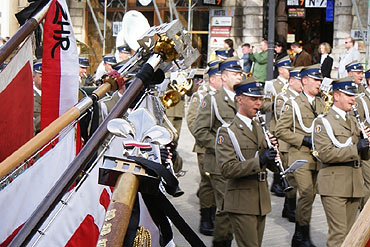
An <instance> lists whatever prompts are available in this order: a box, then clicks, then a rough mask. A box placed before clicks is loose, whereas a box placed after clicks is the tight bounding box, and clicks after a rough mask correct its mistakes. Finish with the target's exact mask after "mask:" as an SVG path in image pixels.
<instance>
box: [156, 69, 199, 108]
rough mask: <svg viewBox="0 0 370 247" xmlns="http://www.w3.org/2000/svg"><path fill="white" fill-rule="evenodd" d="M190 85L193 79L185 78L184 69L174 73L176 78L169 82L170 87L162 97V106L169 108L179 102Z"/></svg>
mask: <svg viewBox="0 0 370 247" xmlns="http://www.w3.org/2000/svg"><path fill="white" fill-rule="evenodd" d="M192 85H193V81H192V80H191V79H190V80H189V79H187V73H186V72H185V71H179V72H178V73H177V74H176V79H175V80H172V82H171V83H170V87H171V88H172V89H169V90H167V91H166V92H165V93H164V95H163V97H162V103H163V105H164V107H165V108H166V109H169V108H171V107H173V106H175V105H176V104H177V103H179V102H180V100H181V98H182V97H183V96H184V95H185V94H186V93H187V91H189V90H190V89H191V87H192Z"/></svg>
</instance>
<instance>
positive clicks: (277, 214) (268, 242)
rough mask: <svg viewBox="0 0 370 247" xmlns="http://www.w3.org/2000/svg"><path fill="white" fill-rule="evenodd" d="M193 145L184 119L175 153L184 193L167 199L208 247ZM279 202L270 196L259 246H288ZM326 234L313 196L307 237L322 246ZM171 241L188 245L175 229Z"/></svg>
mask: <svg viewBox="0 0 370 247" xmlns="http://www.w3.org/2000/svg"><path fill="white" fill-rule="evenodd" d="M193 145H194V138H193V136H192V135H191V134H190V132H189V130H188V128H187V125H186V121H185V119H184V121H183V123H182V128H181V134H180V140H179V146H178V151H179V153H180V155H181V157H182V158H183V160H184V165H183V170H186V171H187V173H186V175H185V176H183V177H180V178H179V181H180V187H181V189H182V190H184V192H185V194H184V195H183V196H181V197H178V198H170V200H171V202H172V203H173V205H174V206H175V207H176V209H177V210H178V211H179V213H180V214H181V216H182V217H183V218H184V219H185V221H186V222H187V223H188V224H189V225H190V227H191V228H192V229H193V230H194V231H195V232H196V233H197V234H198V236H199V237H200V238H201V239H202V240H203V242H204V243H205V245H206V246H209V247H211V246H212V237H208V236H204V235H202V234H200V233H199V230H198V227H199V218H200V217H199V203H198V198H197V196H196V192H197V189H198V185H199V181H200V177H199V170H198V165H197V159H196V154H195V153H193V152H192V149H193ZM270 174H271V173H270ZM271 180H272V175H271V176H269V184H271ZM283 203H284V198H281V197H277V196H274V195H271V204H272V211H271V212H270V213H269V214H268V215H267V219H266V226H265V233H264V236H263V242H262V246H266V247H267V246H268V247H273V246H279V247H280V246H291V244H290V243H291V239H292V236H293V233H294V227H295V224H294V223H291V222H289V221H288V220H287V219H285V218H282V217H281V211H282V207H283ZM327 231H328V227H327V223H326V217H325V213H324V209H323V207H322V204H321V200H320V197H319V196H318V195H317V196H316V199H315V203H314V207H313V211H312V218H311V238H312V241H313V243H314V244H315V245H316V246H317V247H320V246H325V245H326V235H327ZM174 240H175V244H176V246H178V247H185V246H190V245H189V244H188V243H187V242H186V240H185V238H184V237H183V236H182V235H181V234H180V233H179V232H178V231H177V229H176V228H175V227H174ZM232 246H233V247H236V246H237V245H236V242H235V241H233V245H232Z"/></svg>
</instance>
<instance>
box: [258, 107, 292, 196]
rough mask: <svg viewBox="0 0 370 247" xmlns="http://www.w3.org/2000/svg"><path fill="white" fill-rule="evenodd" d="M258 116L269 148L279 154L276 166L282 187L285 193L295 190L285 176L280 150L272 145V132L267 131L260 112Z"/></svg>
mask: <svg viewBox="0 0 370 247" xmlns="http://www.w3.org/2000/svg"><path fill="white" fill-rule="evenodd" d="M256 116H257V118H258V121H259V122H260V124H261V127H262V130H263V133H264V134H265V139H266V142H267V146H268V147H269V148H273V149H275V150H276V152H277V153H278V158H276V159H275V164H276V166H277V167H278V169H279V172H280V176H281V185H282V186H283V189H284V192H288V191H290V190H292V189H293V187H292V186H290V185H289V183H288V180H287V179H286V175H285V169H284V167H283V163H282V162H281V158H280V154H279V150H278V149H277V147H276V146H274V145H272V143H271V140H270V135H271V133H270V131H268V130H267V129H266V122H265V120H264V119H263V117H262V114H261V112H260V111H257V113H256Z"/></svg>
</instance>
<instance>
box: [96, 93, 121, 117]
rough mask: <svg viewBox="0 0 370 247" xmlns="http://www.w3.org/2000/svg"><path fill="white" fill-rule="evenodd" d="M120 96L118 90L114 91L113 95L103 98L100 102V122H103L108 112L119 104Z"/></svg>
mask: <svg viewBox="0 0 370 247" xmlns="http://www.w3.org/2000/svg"><path fill="white" fill-rule="evenodd" d="M119 99H120V97H119V95H118V91H116V92H114V93H113V95H112V96H109V97H106V98H103V99H102V100H101V101H100V102H99V103H100V114H99V123H101V122H103V120H104V119H105V118H106V117H107V116H108V114H109V113H110V112H111V111H112V109H113V107H114V106H115V105H116V104H117V102H118V101H119Z"/></svg>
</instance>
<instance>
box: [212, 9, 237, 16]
mask: <svg viewBox="0 0 370 247" xmlns="http://www.w3.org/2000/svg"><path fill="white" fill-rule="evenodd" d="M211 16H212V17H213V16H215V17H216V16H234V10H233V9H211Z"/></svg>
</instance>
